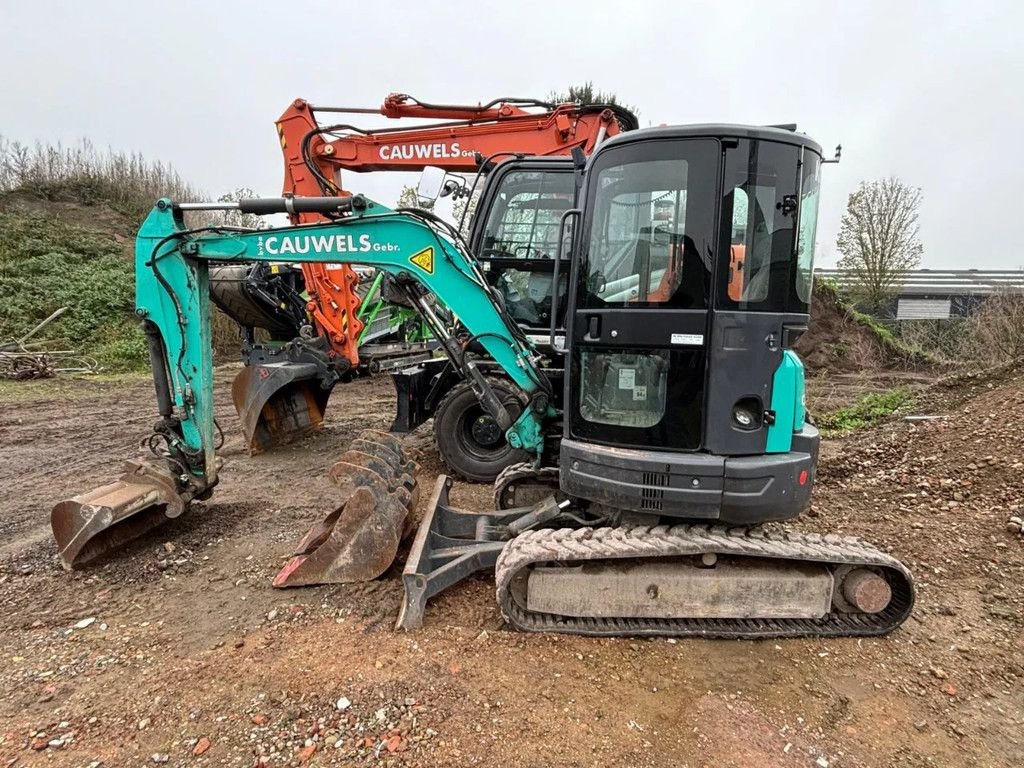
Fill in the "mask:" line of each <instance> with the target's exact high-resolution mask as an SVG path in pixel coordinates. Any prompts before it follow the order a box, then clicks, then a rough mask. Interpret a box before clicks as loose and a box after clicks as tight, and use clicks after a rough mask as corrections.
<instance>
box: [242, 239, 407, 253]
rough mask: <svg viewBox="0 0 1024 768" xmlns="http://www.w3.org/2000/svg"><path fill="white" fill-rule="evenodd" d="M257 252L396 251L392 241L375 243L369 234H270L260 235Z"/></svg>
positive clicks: (396, 248)
mask: <svg viewBox="0 0 1024 768" xmlns="http://www.w3.org/2000/svg"><path fill="white" fill-rule="evenodd" d="M258 248H259V252H260V253H261V254H262V253H263V252H264V251H266V252H267V253H269V254H270V255H271V256H285V255H305V254H309V253H369V252H371V251H373V252H377V253H380V252H389V251H397V250H398V249H399V246H397V245H395V244H394V243H375V242H373V241H372V240H371V239H370V236H369V235H358V236H357V235H270V236H269V237H261V238H260V240H259V243H258Z"/></svg>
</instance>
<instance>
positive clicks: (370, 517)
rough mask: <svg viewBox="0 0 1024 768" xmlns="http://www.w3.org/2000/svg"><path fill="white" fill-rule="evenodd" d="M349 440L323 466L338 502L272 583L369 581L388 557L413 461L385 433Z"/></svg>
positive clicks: (410, 494)
mask: <svg viewBox="0 0 1024 768" xmlns="http://www.w3.org/2000/svg"><path fill="white" fill-rule="evenodd" d="M352 445H353V447H352V448H351V449H350V450H348V451H346V452H345V453H343V454H342V455H341V456H340V457H339V459H338V461H336V462H335V463H334V465H333V466H332V467H331V469H330V470H329V472H328V476H329V477H330V479H331V481H332V482H334V483H335V485H337V486H338V488H339V490H340V492H341V493H340V495H341V498H343V499H344V502H343V503H342V504H341V506H339V507H338V508H337V509H335V510H334V511H333V512H331V513H330V514H329V515H328V516H327V517H326V518H324V519H323V520H322V521H321V522H318V523H317V524H316V525H314V526H313V527H312V528H310V529H309V531H307V533H306V535H305V536H304V537H303V538H302V541H301V542H299V546H298V547H297V548H296V550H295V553H294V555H293V556H292V558H291V559H290V560H289V561H288V562H287V563H286V564H285V566H284V568H282V569H281V571H280V572H279V573H278V574H277V576H276V577H275V578H274V586H275V587H294V586H302V585H308V584H330V583H346V582H353V581H369V580H370V579H375V578H377V577H378V576H380V575H381V574H382V573H384V572H385V571H386V570H387V569H388V568H389V567H390V566H391V563H392V562H394V559H395V556H396V555H397V554H398V547H399V544H400V543H401V540H402V536H403V533H404V529H405V525H406V520H407V518H408V516H409V512H410V511H412V510H414V509H415V507H416V503H417V500H418V496H419V489H418V487H417V485H416V472H417V470H418V469H419V466H418V465H417V464H416V462H414V461H411V460H409V459H408V458H407V457H406V455H405V452H404V451H403V450H402V444H401V442H400V441H399V440H397V439H396V438H394V437H392V436H390V435H387V434H385V433H378V432H373V431H367V432H364V433H363V434H361V435H360V436H359V437H358V438H356V440H355V441H353V444H352Z"/></svg>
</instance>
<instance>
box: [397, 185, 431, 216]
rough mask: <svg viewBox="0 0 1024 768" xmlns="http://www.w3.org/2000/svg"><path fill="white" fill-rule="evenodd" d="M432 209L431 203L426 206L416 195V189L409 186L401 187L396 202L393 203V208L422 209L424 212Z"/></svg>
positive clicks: (425, 202)
mask: <svg viewBox="0 0 1024 768" xmlns="http://www.w3.org/2000/svg"><path fill="white" fill-rule="evenodd" d="M432 207H433V203H430V204H428V203H427V201H425V200H420V196H419V195H418V194H417V193H416V187H415V186H412V185H409V184H406V185H405V186H404V187H402V191H401V192H400V193H399V195H398V200H397V201H396V202H395V208H423V209H425V210H426V209H430V208H432Z"/></svg>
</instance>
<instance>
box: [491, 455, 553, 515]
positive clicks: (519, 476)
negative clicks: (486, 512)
mask: <svg viewBox="0 0 1024 768" xmlns="http://www.w3.org/2000/svg"><path fill="white" fill-rule="evenodd" d="M523 480H533V481H539V482H541V483H544V481H554V483H555V486H556V487H557V486H558V467H541V468H540V469H534V466H533V465H532V464H530V463H529V462H528V461H526V462H521V463H519V464H510V465H509V466H507V467H505V468H504V469H503V470H501V472H499V473H498V476H497V478H495V480H494V488H493V500H494V508H495V509H499V510H500V509H511V508H512V507H515V506H517V505H516V504H512V505H511V506H508V505H505V504H502V500H501V497H502V495H503V494H504V492H505V489H506V488H508V486H510V485H512V484H513V483H519V482H522V481H523Z"/></svg>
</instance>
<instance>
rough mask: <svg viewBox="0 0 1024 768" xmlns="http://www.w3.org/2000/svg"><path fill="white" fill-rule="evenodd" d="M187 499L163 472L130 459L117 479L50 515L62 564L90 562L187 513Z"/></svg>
mask: <svg viewBox="0 0 1024 768" xmlns="http://www.w3.org/2000/svg"><path fill="white" fill-rule="evenodd" d="M187 506H188V499H187V498H184V497H183V496H182V495H181V494H180V493H179V492H178V488H177V483H176V481H175V478H174V477H173V476H172V475H171V474H170V473H169V472H167V471H166V470H163V469H159V468H157V467H154V466H153V465H151V464H148V463H146V462H136V461H129V462H127V463H126V465H125V473H124V474H123V475H122V476H121V478H120V479H119V480H117V481H115V482H113V483H110V484H109V485H104V486H101V487H99V488H95V489H93V490H92V491H89V492H88V493H84V494H81V495H80V496H75V497H74V498H72V499H67V500H65V501H62V502H60V503H58V504H57V505H56V506H55V507H54V508H53V511H52V512H51V513H50V526H51V527H52V528H53V537H54V539H56V540H57V547H58V548H59V550H60V559H61V563H62V564H63V566H64V567H65V568H66V569H67V570H71V569H72V568H76V567H78V566H80V565H83V564H85V563H88V562H89V561H91V560H94V559H96V558H97V557H99V556H100V555H103V554H105V553H107V552H110V551H112V550H115V549H118V548H119V547H121V546H122V545H124V544H126V543H127V542H129V541H131V540H132V539H136V538H138V537H139V536H141V535H142V534H144V533H146V532H147V531H149V530H151V529H153V528H155V527H157V526H158V525H160V524H162V523H163V522H165V521H166V520H168V519H169V518H174V517H177V516H178V515H180V514H181V513H182V512H184V511H185V509H186V507H187Z"/></svg>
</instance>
